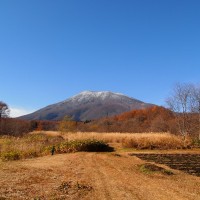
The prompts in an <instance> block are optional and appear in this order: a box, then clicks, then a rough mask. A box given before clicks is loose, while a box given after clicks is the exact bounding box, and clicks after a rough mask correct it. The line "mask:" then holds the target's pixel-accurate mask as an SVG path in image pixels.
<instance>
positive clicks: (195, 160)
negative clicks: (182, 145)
mask: <svg viewBox="0 0 200 200" xmlns="http://www.w3.org/2000/svg"><path fill="white" fill-rule="evenodd" d="M130 155H131V156H137V157H138V158H140V159H143V160H146V161H152V162H156V163H159V164H164V165H167V166H169V167H170V168H172V169H178V170H182V171H184V172H186V173H188V174H192V175H195V176H200V154H185V153H184V154H130Z"/></svg>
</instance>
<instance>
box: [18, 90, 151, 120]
mask: <svg viewBox="0 0 200 200" xmlns="http://www.w3.org/2000/svg"><path fill="white" fill-rule="evenodd" d="M150 106H153V104H149V103H144V102H142V101H140V100H137V99H134V98H131V97H128V96H126V95H123V94H120V93H113V92H109V91H99V92H98V91H83V92H81V93H79V94H77V95H75V96H73V97H71V98H69V99H66V100H64V101H61V102H59V103H56V104H52V105H49V106H47V107H44V108H42V109H40V110H38V111H36V112H34V113H31V114H28V115H24V116H22V117H20V119H27V120H61V119H63V117H64V116H66V115H69V116H71V117H72V118H73V119H74V120H77V121H85V120H94V119H99V118H102V117H106V116H114V115H117V114H120V113H123V112H126V111H130V110H133V109H142V108H147V107H150Z"/></svg>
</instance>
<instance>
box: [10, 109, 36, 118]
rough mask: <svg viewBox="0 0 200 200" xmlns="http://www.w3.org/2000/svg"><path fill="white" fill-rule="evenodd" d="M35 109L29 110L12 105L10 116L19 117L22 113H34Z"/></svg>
mask: <svg viewBox="0 0 200 200" xmlns="http://www.w3.org/2000/svg"><path fill="white" fill-rule="evenodd" d="M32 112H33V110H27V109H24V108H17V107H10V117H19V116H22V115H26V114H29V113H32Z"/></svg>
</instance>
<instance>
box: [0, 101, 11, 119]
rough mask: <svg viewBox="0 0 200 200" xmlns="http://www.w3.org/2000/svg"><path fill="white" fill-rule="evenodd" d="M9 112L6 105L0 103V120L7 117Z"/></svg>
mask: <svg viewBox="0 0 200 200" xmlns="http://www.w3.org/2000/svg"><path fill="white" fill-rule="evenodd" d="M9 112H10V111H9V108H8V105H7V104H6V103H4V102H3V101H0V119H1V118H6V117H8V116H9Z"/></svg>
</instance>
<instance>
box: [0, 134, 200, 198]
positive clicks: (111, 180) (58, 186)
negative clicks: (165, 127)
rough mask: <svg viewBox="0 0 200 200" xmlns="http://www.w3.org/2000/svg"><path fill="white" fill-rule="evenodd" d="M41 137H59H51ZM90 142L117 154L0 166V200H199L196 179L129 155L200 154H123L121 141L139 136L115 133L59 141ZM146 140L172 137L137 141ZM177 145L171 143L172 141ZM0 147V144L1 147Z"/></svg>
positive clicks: (51, 158)
mask: <svg viewBox="0 0 200 200" xmlns="http://www.w3.org/2000/svg"><path fill="white" fill-rule="evenodd" d="M46 134H51V135H56V134H57V136H58V135H59V133H55V132H48V133H46ZM150 135H151V136H150ZM89 136H90V137H93V138H95V139H97V137H99V138H98V139H102V140H106V141H107V142H109V143H110V144H111V145H113V146H114V147H115V148H116V151H115V152H108V153H95V152H93V153H89V152H77V153H68V154H56V155H54V156H50V155H47V156H43V157H37V158H32V159H22V160H18V161H7V162H3V161H0V177H1V178H0V199H22V200H23V199H33V200H34V199H35V200H42V199H47V200H48V199H50V200H51V199H52V200H53V199H57V200H58V199H59V200H60V199H73V200H79V199H84V200H90V199H91V200H125V199H126V200H134V199H137V200H155V199H159V200H168V199H173V200H199V199H200V190H199V188H200V177H197V176H193V175H189V174H187V173H184V172H182V171H179V170H176V169H171V168H170V167H168V166H166V165H165V164H157V163H154V162H153V161H145V160H141V159H139V158H138V157H136V156H131V155H130V153H143V154H144V153H149V154H152V153H154V154H157V153H162V154H180V153H183V154H188V153H189V154H195V155H196V154H199V153H200V151H199V150H198V149H189V150H182V149H173V150H165V149H164V150H149V149H147V150H135V149H130V148H126V149H124V148H123V142H124V140H128V138H129V139H130V138H131V139H133V137H137V138H138V141H140V140H139V135H132V134H128V133H127V134H120V135H119V134H117V133H112V134H102V135H100V134H99V133H92V134H91V135H90V133H78V134H66V135H65V136H64V137H65V138H66V137H67V138H68V139H69V140H72V139H75V138H76V139H77V138H79V139H81V138H82V139H83V138H84V139H85V138H87V137H89ZM147 136H148V137H149V138H151V139H148V141H151V140H152V141H153V140H155V139H156V138H157V140H156V141H160V140H161V138H162V137H165V138H166V137H171V135H168V134H163V135H162V134H148V135H147V134H142V136H141V137H143V140H147V139H146V138H147ZM159 137H160V138H159ZM173 137H174V136H173ZM158 138H159V139H158ZM176 139H178V138H176ZM176 139H174V138H173V141H176ZM141 141H142V140H141ZM171 141H172V140H171ZM3 142H4V141H3V139H1V141H0V143H1V144H3ZM176 142H177V141H176ZM176 142H174V143H176ZM7 143H8V142H7ZM20 144H22V143H20ZM121 144H122V145H121ZM176 144H177V143H176ZM178 144H179V143H178ZM4 148H5V147H4ZM23 148H25V146H23ZM148 163H151V164H153V168H152V169H148V170H144V166H149V164H148Z"/></svg>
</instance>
